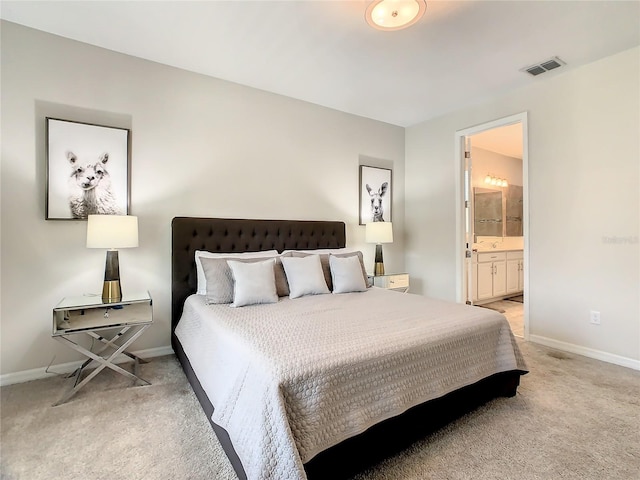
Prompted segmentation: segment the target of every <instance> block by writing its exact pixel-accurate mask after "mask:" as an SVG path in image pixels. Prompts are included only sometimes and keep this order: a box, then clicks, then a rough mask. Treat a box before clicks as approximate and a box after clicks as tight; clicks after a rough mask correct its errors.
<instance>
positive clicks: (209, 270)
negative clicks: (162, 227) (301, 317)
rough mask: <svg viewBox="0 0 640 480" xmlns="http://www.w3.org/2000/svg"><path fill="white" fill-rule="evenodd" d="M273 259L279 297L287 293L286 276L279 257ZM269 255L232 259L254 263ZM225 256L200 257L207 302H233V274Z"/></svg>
mask: <svg viewBox="0 0 640 480" xmlns="http://www.w3.org/2000/svg"><path fill="white" fill-rule="evenodd" d="M273 258H274V260H275V266H274V274H275V281H276V293H277V294H278V296H279V297H286V296H287V295H289V285H288V283H287V276H286V275H285V273H284V268H283V267H282V261H281V260H280V257H279V256H278V257H273ZM268 259H269V257H260V258H234V259H232V260H234V261H238V262H244V263H255V262H262V261H265V260H268ZM227 260H229V259H227V258H206V257H202V258H201V263H202V268H203V270H204V274H205V277H206V280H207V288H206V291H205V294H206V296H207V303H209V304H220V303H231V302H233V274H232V273H231V268H230V267H229V265H228V263H227Z"/></svg>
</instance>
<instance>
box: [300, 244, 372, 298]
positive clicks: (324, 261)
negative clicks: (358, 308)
mask: <svg viewBox="0 0 640 480" xmlns="http://www.w3.org/2000/svg"><path fill="white" fill-rule="evenodd" d="M291 255H293V256H294V257H307V256H309V255H319V256H320V264H321V265H322V273H324V279H325V281H326V282H327V286H328V287H329V290H331V291H333V279H332V278H331V266H330V265H329V254H328V253H320V254H317V253H307V252H291ZM331 255H333V256H334V257H339V258H344V257H353V256H357V257H358V260H360V267H361V269H362V278H363V279H364V283H365V285H366V286H367V287H370V286H371V285H370V284H369V276H368V275H367V269H366V268H364V260H363V258H362V252H360V251H356V252H349V253H338V254H333V253H332V254H331Z"/></svg>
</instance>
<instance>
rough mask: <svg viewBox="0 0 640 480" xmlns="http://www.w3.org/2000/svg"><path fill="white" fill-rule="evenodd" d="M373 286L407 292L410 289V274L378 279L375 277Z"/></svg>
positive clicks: (382, 276) (378, 277)
mask: <svg viewBox="0 0 640 480" xmlns="http://www.w3.org/2000/svg"><path fill="white" fill-rule="evenodd" d="M373 284H374V285H375V286H376V287H380V288H388V289H390V290H395V289H401V290H406V289H408V288H409V274H408V273H397V274H393V275H379V276H377V277H373Z"/></svg>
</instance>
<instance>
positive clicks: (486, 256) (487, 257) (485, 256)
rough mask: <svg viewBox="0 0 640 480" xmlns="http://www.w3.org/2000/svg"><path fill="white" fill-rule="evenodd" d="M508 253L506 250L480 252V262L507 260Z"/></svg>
mask: <svg viewBox="0 0 640 480" xmlns="http://www.w3.org/2000/svg"><path fill="white" fill-rule="evenodd" d="M506 259H507V254H506V252H493V253H488V252H487V253H479V254H478V262H499V261H501V260H506Z"/></svg>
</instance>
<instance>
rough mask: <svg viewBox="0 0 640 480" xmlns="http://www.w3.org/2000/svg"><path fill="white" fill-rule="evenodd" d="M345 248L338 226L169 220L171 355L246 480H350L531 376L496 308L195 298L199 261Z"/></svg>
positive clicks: (345, 297)
mask: <svg viewBox="0 0 640 480" xmlns="http://www.w3.org/2000/svg"><path fill="white" fill-rule="evenodd" d="M345 245H346V232H345V225H344V223H343V222H334V221H301V220H250V219H220V218H191V217H176V218H174V219H173V221H172V258H171V262H172V329H171V331H172V338H171V341H172V346H173V349H174V351H175V353H176V356H177V358H178V360H179V361H180V363H181V365H182V367H183V369H184V371H185V373H186V376H187V378H188V380H189V382H190V384H191V385H192V387H193V390H194V392H195V393H196V396H197V397H198V400H199V401H200V404H201V405H202V408H203V410H204V412H205V414H206V415H207V418H208V419H209V422H210V423H211V425H212V428H213V430H214V431H215V433H216V436H217V437H218V438H219V440H220V443H221V445H222V447H223V449H224V450H225V452H226V454H227V456H228V457H229V460H230V461H231V464H232V465H233V467H234V469H235V471H236V473H237V475H238V477H239V478H240V479H244V478H249V479H251V480H253V479H268V478H272V479H278V480H279V479H281V478H295V479H304V478H311V479H317V478H349V477H350V476H352V475H353V474H354V473H357V472H358V471H360V470H361V469H363V468H366V467H367V466H369V465H371V464H373V463H374V462H376V461H378V460H380V459H382V458H384V457H386V456H388V455H390V454H393V453H394V452H396V451H399V450H401V449H403V448H405V447H406V446H408V445H410V444H411V443H412V442H414V441H415V440H417V439H419V438H421V437H423V436H424V435H425V434H427V433H429V432H431V431H433V430H435V429H437V428H439V427H441V426H442V425H443V424H445V423H447V422H449V421H451V420H452V419H454V418H457V417H459V416H460V415H462V414H464V413H466V412H468V411H470V410H471V409H473V408H476V407H477V406H478V405H480V404H483V403H485V402H487V401H489V400H491V399H493V398H496V397H499V396H507V397H509V396H514V395H515V394H516V390H517V387H518V385H519V381H520V376H521V375H523V374H525V373H526V372H527V369H526V365H525V363H524V360H523V359H522V357H521V355H520V352H519V349H518V346H517V344H516V342H515V339H514V337H513V334H512V333H511V330H510V328H509V326H508V323H507V321H506V319H505V318H504V317H503V316H502V315H500V314H498V313H497V312H493V311H491V310H488V309H482V308H479V307H469V306H466V305H458V304H453V303H450V302H442V301H436V300H431V299H427V298H425V297H422V296H419V295H411V294H401V293H397V292H391V291H387V290H383V289H378V288H376V287H371V288H367V289H366V291H361V292H354V293H344V294H328V295H307V296H301V297H299V298H295V299H293V298H289V297H286V296H284V297H281V298H279V299H278V301H277V302H275V303H272V304H269V305H249V306H246V307H239V308H231V307H229V305H224V304H222V305H208V304H207V302H206V301H205V300H204V299H203V298H204V297H203V295H197V294H195V293H196V289H197V287H198V277H197V273H196V267H195V260H194V256H195V252H196V251H197V250H200V251H208V252H214V253H235V254H237V253H242V252H261V251H268V250H275V251H277V252H283V251H288V250H296V251H300V250H320V249H324V251H326V249H333V250H335V251H339V250H337V249H342V248H344V247H345ZM333 250H332V251H333ZM292 291H293V290H292ZM200 293H202V292H200ZM291 296H292V297H293V295H291ZM367 309H369V310H367ZM372 312H386V313H385V315H384V316H381V317H380V318H373V317H376V315H375V313H372ZM214 317H215V320H213V318H214ZM453 330H455V332H456V333H455V334H454V333H452V331H453Z"/></svg>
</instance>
